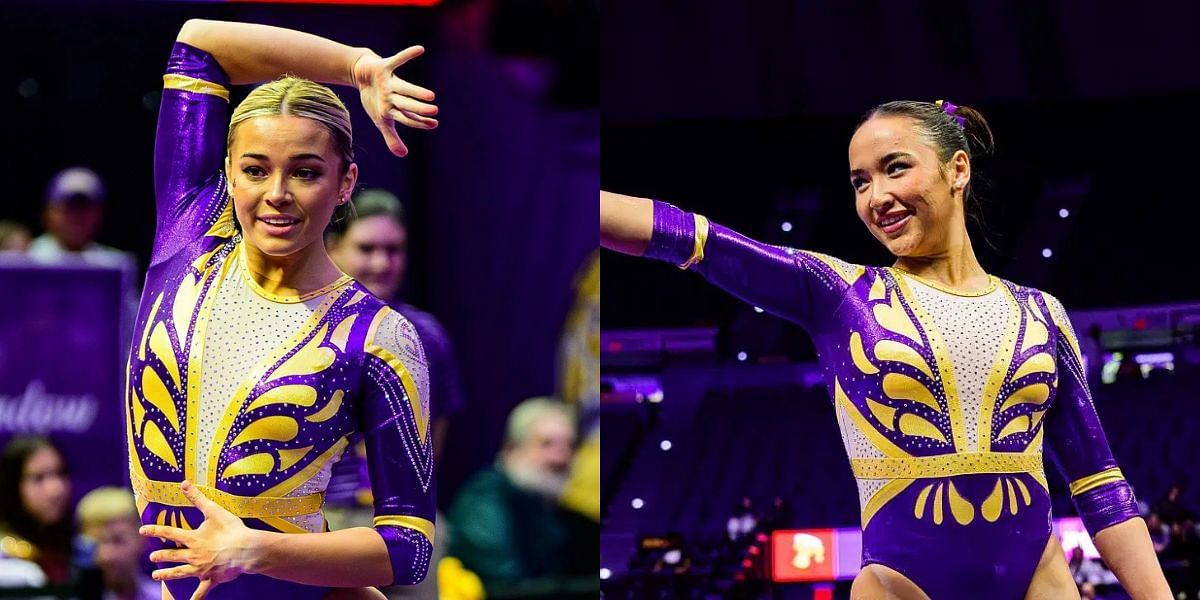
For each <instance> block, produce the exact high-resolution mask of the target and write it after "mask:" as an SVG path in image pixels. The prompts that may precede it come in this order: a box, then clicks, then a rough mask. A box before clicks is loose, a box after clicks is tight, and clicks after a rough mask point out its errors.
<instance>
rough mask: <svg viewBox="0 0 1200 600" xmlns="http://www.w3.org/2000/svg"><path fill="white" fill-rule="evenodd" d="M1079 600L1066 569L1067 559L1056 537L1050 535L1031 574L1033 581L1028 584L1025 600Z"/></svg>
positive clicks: (1069, 573)
mask: <svg viewBox="0 0 1200 600" xmlns="http://www.w3.org/2000/svg"><path fill="white" fill-rule="evenodd" d="M1063 599H1066V600H1079V588H1077V587H1075V580H1074V579H1072V578H1071V570H1070V568H1068V567H1067V559H1066V557H1065V556H1063V551H1062V543H1061V542H1059V541H1058V538H1057V537H1056V536H1053V535H1051V536H1050V541H1048V542H1046V549H1045V550H1043V551H1042V558H1041V560H1039V561H1038V566H1037V569H1036V570H1035V571H1034V572H1033V580H1032V581H1030V582H1029V591H1027V592H1026V593H1025V600H1063Z"/></svg>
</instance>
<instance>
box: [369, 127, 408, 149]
mask: <svg viewBox="0 0 1200 600" xmlns="http://www.w3.org/2000/svg"><path fill="white" fill-rule="evenodd" d="M375 126H376V127H378V128H379V133H382V134H383V141H384V142H386V143H387V147H388V150H391V151H392V154H395V155H396V156H399V157H401V158H404V157H405V156H408V146H405V145H404V142H403V141H402V140H401V139H400V136H399V134H397V133H396V124H395V122H393V121H391V120H389V119H380V120H379V121H377V122H376V123H375Z"/></svg>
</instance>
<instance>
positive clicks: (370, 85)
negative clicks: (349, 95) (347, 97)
mask: <svg viewBox="0 0 1200 600" xmlns="http://www.w3.org/2000/svg"><path fill="white" fill-rule="evenodd" d="M424 53H425V48H422V47H421V46H412V47H409V48H405V49H404V50H402V51H401V52H400V53H398V54H396V55H394V56H391V57H388V58H381V57H379V56H378V55H376V54H375V53H374V52H368V53H366V54H364V55H362V56H361V57H359V59H358V60H357V61H355V63H354V68H353V71H354V72H353V76H354V82H355V85H357V86H358V93H359V97H360V98H361V99H362V105H363V108H364V109H366V111H367V115H369V116H370V117H371V120H372V121H374V122H375V126H376V127H378V128H379V132H380V133H382V134H383V139H384V141H386V142H387V145H388V148H390V149H391V151H392V153H393V154H395V155H396V156H404V155H406V154H408V146H405V145H404V142H403V141H401V140H400V136H399V135H398V134H397V133H396V123H400V124H401V125H405V126H408V127H413V128H415V129H433V128H434V127H437V125H438V122H437V119H433V118H431V117H433V116H434V115H436V114H437V113H438V108H437V106H435V105H433V104H429V103H430V102H433V92H431V91H429V90H427V89H425V88H423V87H421V86H419V85H413V84H411V83H409V82H407V81H405V80H403V79H400V78H399V77H396V75H395V74H394V73H393V72H394V71H395V70H396V69H398V68H400V66H401V65H403V64H404V63H407V62H408V61H410V60H412V59H414V58H416V57H418V56H420V55H422V54H424Z"/></svg>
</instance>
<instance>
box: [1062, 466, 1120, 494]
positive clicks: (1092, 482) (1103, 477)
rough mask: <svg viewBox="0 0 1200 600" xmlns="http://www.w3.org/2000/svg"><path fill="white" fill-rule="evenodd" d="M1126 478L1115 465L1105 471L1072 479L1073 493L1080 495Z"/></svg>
mask: <svg viewBox="0 0 1200 600" xmlns="http://www.w3.org/2000/svg"><path fill="white" fill-rule="evenodd" d="M1124 480H1125V476H1124V475H1122V474H1121V469H1118V468H1116V467H1113V468H1111V469H1106V470H1104V471H1100V472H1099V473H1095V474H1093V475H1088V476H1087V477H1080V478H1079V479H1076V480H1075V481H1072V482H1071V495H1072V496H1078V495H1079V494H1082V493H1084V492H1087V491H1090V490H1094V489H1096V488H1098V487H1100V486H1102V485H1104V484H1106V483H1112V482H1114V481H1124Z"/></svg>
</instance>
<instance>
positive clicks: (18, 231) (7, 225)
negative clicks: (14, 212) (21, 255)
mask: <svg viewBox="0 0 1200 600" xmlns="http://www.w3.org/2000/svg"><path fill="white" fill-rule="evenodd" d="M32 238H33V234H31V233H30V232H29V228H28V227H26V226H24V225H22V224H20V223H17V222H15V221H0V252H6V251H7V252H24V251H26V250H28V249H29V243H30V241H31V240H32Z"/></svg>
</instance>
